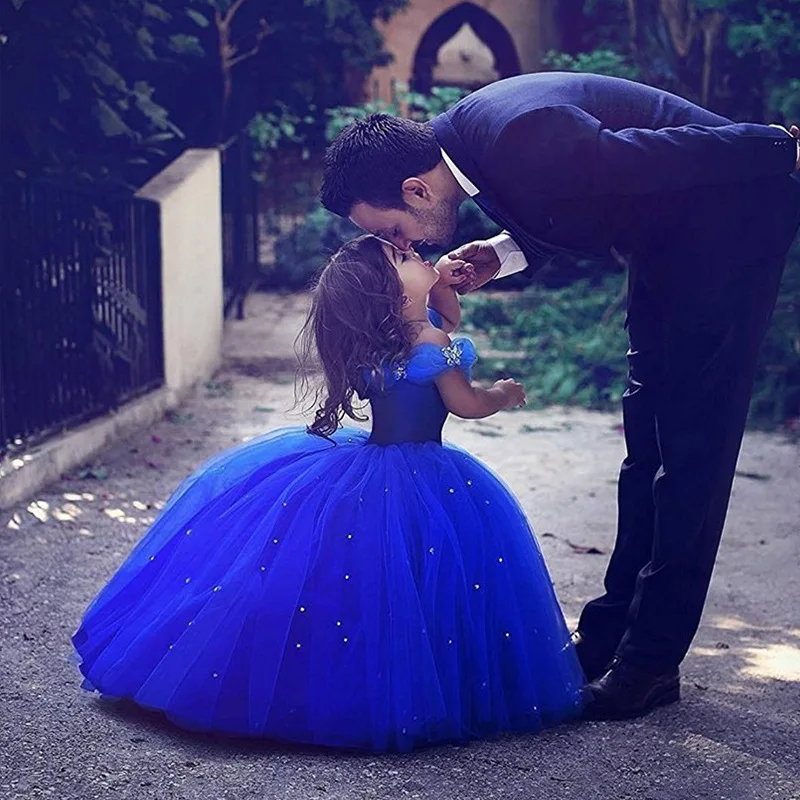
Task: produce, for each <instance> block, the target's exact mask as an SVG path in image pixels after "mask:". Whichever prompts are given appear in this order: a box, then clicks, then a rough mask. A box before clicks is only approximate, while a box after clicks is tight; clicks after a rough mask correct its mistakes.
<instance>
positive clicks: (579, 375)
mask: <svg viewBox="0 0 800 800" xmlns="http://www.w3.org/2000/svg"><path fill="white" fill-rule="evenodd" d="M623 287H624V277H623V276H621V275H608V276H606V277H605V278H604V279H603V280H601V281H600V282H599V283H594V282H592V281H589V280H586V279H583V280H580V281H578V282H576V283H574V284H572V285H571V286H567V287H564V288H562V289H545V288H544V287H542V286H529V287H528V288H527V289H525V290H524V291H522V292H519V293H517V294H514V295H510V296H508V297H507V298H505V297H504V298H497V297H489V296H487V295H481V294H477V295H472V296H468V297H466V298H464V299H463V305H464V312H465V313H464V319H465V327H466V328H467V330H472V331H475V332H477V331H480V332H481V333H485V334H488V337H489V340H490V343H491V348H492V350H494V351H499V352H500V353H501V355H499V356H493V357H491V358H486V357H483V358H481V359H480V360H479V361H478V363H477V364H476V371H475V375H476V377H480V378H485V379H491V380H496V379H497V378H500V377H503V376H509V375H512V376H513V377H515V378H517V379H518V380H520V381H522V382H523V383H524V384H525V386H526V389H527V392H528V400H529V403H530V405H532V406H533V407H537V406H543V405H547V404H551V403H557V404H575V405H581V406H585V407H587V408H595V409H611V408H615V407H617V405H618V403H619V400H620V398H621V397H622V392H623V391H624V389H625V376H626V369H627V365H626V359H625V352H626V349H627V345H626V335H625V331H624V329H623V324H624V317H625V312H624V307H623V303H621V302H620V299H621V298H620V293H621V291H622V290H623ZM609 309H611V312H610V313H609ZM504 352H505V353H507V355H502V353H504Z"/></svg>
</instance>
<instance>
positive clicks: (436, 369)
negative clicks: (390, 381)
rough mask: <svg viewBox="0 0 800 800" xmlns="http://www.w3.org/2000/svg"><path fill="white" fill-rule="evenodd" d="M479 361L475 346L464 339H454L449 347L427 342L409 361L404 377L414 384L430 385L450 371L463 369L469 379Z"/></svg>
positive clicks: (418, 348) (420, 346) (419, 347)
mask: <svg viewBox="0 0 800 800" xmlns="http://www.w3.org/2000/svg"><path fill="white" fill-rule="evenodd" d="M477 360H478V354H477V352H476V351H475V345H474V344H473V343H472V342H471V341H470V340H469V339H466V338H464V337H459V338H458V339H454V340H453V341H452V342H451V343H450V344H449V345H448V346H447V347H440V346H439V345H436V344H432V343H430V342H425V343H424V344H421V345H419V346H418V347H417V349H416V352H415V353H414V355H413V356H412V357H411V358H410V359H409V361H408V363H407V364H406V368H405V375H404V376H403V377H405V378H408V380H410V381H412V382H414V383H429V382H430V381H433V380H435V379H436V378H437V377H438V376H439V375H441V374H442V373H443V372H446V371H447V370H448V369H454V368H459V369H462V370H463V371H464V372H465V373H466V376H467V378H469V377H470V376H471V374H472V365H473V364H474V363H475V362H476V361H477Z"/></svg>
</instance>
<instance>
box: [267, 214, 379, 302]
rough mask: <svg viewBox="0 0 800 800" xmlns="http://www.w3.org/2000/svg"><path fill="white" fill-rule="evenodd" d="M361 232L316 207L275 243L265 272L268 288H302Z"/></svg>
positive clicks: (339, 218) (347, 221) (334, 215)
mask: <svg viewBox="0 0 800 800" xmlns="http://www.w3.org/2000/svg"><path fill="white" fill-rule="evenodd" d="M359 233H363V231H361V230H360V229H359V228H357V227H356V226H355V225H353V223H352V222H350V221H349V220H347V219H344V218H342V217H338V216H336V214H331V213H330V212H329V211H328V210H327V209H325V208H323V207H322V206H318V207H317V208H315V209H314V210H313V211H311V212H310V213H309V214H307V215H306V217H305V219H304V220H303V222H302V223H300V224H299V225H298V226H297V227H296V228H294V229H293V230H292V231H291V232H290V233H286V234H284V235H283V236H281V237H279V238H278V240H277V242H276V243H275V263H274V266H272V267H270V268H266V269H265V270H264V282H265V283H266V284H267V285H268V286H269V287H270V288H282V289H303V288H306V287H307V286H308V285H309V284H310V283H311V281H312V279H313V277H314V275H316V273H317V272H318V271H319V270H320V269H322V267H323V266H324V265H325V262H326V261H327V259H328V257H329V256H331V255H332V254H333V253H334V252H336V250H338V249H339V248H340V247H341V246H342V245H343V244H344V243H345V242H346V241H348V240H350V239H352V238H353V237H354V236H356V235H358V234H359Z"/></svg>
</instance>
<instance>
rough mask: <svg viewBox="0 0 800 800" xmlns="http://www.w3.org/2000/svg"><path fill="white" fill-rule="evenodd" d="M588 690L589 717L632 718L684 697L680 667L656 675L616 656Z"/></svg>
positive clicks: (586, 715) (587, 711)
mask: <svg viewBox="0 0 800 800" xmlns="http://www.w3.org/2000/svg"><path fill="white" fill-rule="evenodd" d="M586 690H587V691H586V694H585V697H586V707H585V708H584V714H583V715H584V717H585V718H586V719H598V720H599V719H631V718H632V717H641V716H642V715H644V714H647V713H649V712H650V711H652V710H653V709H654V708H658V706H665V705H667V704H668V703H674V702H676V701H677V700H680V698H681V678H680V673H679V672H678V670H677V668H676V669H673V670H669V671H668V672H663V673H661V674H659V675H653V674H652V673H650V672H645V671H644V670H641V669H639V668H638V667H635V666H633V664H628V663H627V662H625V661H622V660H621V659H619V658H615V659H614V661H613V662H612V663H611V667H610V669H609V670H608V671H607V672H606V673H605V675H603V676H602V677H600V678H598V679H597V680H595V681H592V683H590V684H589V686H587V687H586Z"/></svg>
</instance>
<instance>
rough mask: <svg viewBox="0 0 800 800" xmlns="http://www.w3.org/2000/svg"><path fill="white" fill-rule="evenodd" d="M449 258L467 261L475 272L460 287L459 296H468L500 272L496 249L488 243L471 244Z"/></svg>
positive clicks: (460, 248) (456, 251)
mask: <svg viewBox="0 0 800 800" xmlns="http://www.w3.org/2000/svg"><path fill="white" fill-rule="evenodd" d="M446 257H447V258H451V259H454V260H461V261H467V262H468V263H470V264H472V266H473V268H474V269H473V272H472V274H471V275H470V276H469V277H468V278H467V280H465V281H464V282H463V283H461V284H459V286H458V289H457V291H458V293H459V294H467V293H468V292H472V291H474V290H475V289H479V288H480V287H481V286H483V285H484V284H486V283H488V282H489V281H490V280H491V279H492V278H494V276H495V275H497V273H498V272H499V270H500V259H499V258H498V257H497V253H496V252H495V249H494V247H492V245H490V244H489V242H486V241H478V242H470V243H469V244H465V245H463V246H462V247H459V248H458V249H457V250H454V251H453V252H452V253H449V254H448V255H447V256H446Z"/></svg>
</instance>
